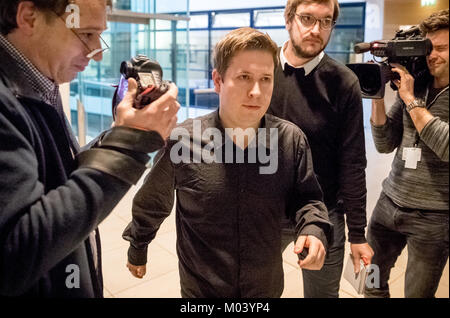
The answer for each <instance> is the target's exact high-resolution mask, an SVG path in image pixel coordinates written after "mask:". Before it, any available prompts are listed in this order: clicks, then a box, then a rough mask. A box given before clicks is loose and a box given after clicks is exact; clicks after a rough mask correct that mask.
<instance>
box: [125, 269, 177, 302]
mask: <svg viewBox="0 0 450 318" xmlns="http://www.w3.org/2000/svg"><path fill="white" fill-rule="evenodd" d="M116 297H118V298H180V297H181V293H180V277H179V274H178V271H177V270H175V271H171V272H169V273H167V274H164V275H162V276H159V277H156V278H152V279H150V280H149V281H146V282H145V283H143V284H140V285H138V286H135V287H132V288H128V289H126V290H124V291H122V292H120V293H118V294H117V295H116Z"/></svg>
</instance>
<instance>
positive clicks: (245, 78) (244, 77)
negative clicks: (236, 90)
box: [238, 74, 250, 81]
mask: <svg viewBox="0 0 450 318" xmlns="http://www.w3.org/2000/svg"><path fill="white" fill-rule="evenodd" d="M238 79H240V80H243V81H248V80H249V79H250V76H249V75H248V74H240V75H239V76H238Z"/></svg>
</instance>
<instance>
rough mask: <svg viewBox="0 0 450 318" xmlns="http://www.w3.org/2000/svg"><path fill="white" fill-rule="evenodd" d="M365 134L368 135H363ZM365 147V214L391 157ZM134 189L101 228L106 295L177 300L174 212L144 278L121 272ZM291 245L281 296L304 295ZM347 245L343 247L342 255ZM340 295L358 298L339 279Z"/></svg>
mask: <svg viewBox="0 0 450 318" xmlns="http://www.w3.org/2000/svg"><path fill="white" fill-rule="evenodd" d="M366 136H370V131H366ZM366 145H367V160H368V168H367V171H366V172H367V189H368V202H367V211H368V213H369V216H368V217H370V213H371V212H372V210H373V207H374V205H375V202H376V200H377V199H378V195H379V193H380V190H381V181H382V180H383V179H384V178H385V177H386V176H387V174H388V172H389V169H390V163H391V160H392V154H390V155H380V154H378V153H376V151H375V150H374V148H373V142H372V140H370V139H367V141H366ZM137 189H138V188H137V187H133V188H132V189H131V190H130V191H129V193H128V194H127V195H126V196H125V197H124V198H123V199H122V201H121V202H120V203H119V205H118V206H117V207H116V209H115V210H114V211H113V212H112V214H111V215H110V216H109V217H108V218H107V219H106V220H105V221H104V222H103V223H102V224H101V225H100V231H101V237H102V253H103V273H104V286H105V297H119V298H122V297H123V298H129V297H145V298H148V297H156V298H173V297H175V298H176V297H180V288H179V285H180V280H179V276H178V263H177V262H178V261H177V255H176V250H175V240H176V233H175V213H172V214H171V216H170V217H169V218H167V219H166V220H165V221H164V223H163V224H162V226H161V228H160V230H159V232H158V234H157V236H156V238H155V240H154V241H153V242H152V243H151V244H150V245H149V254H148V255H149V261H148V264H147V275H146V276H145V277H144V278H143V279H137V278H134V277H133V276H132V275H131V274H130V273H129V271H128V269H127V268H126V266H125V264H126V261H127V249H128V242H126V241H124V240H123V239H122V237H121V235H122V231H123V229H124V228H125V226H126V225H127V224H128V222H129V221H130V220H131V201H132V198H133V195H134V193H135V192H136V191H137ZM292 250H293V243H292V244H291V246H289V247H288V248H287V249H286V251H285V252H284V254H283V259H284V263H283V267H284V273H285V288H284V292H283V295H282V297H303V288H302V287H301V286H302V282H301V281H302V279H301V271H300V269H299V268H298V265H297V262H296V260H297V257H296V255H294V253H293V252H292ZM348 253H349V245H348V244H347V246H346V254H348ZM406 260H407V254H406V250H404V251H403V253H402V255H401V256H400V257H399V258H398V261H397V263H396V265H395V268H394V269H393V270H392V272H391V280H390V288H391V295H392V297H404V292H403V288H404V274H405V268H406ZM339 295H340V297H342V298H356V297H361V296H360V295H357V294H356V292H355V291H354V290H353V288H352V287H351V285H350V284H349V283H348V282H346V281H345V280H344V279H342V280H341V288H340V291H339ZM436 297H442V298H448V297H449V265H448V262H447V265H446V267H445V270H444V274H443V276H442V278H441V282H440V285H439V288H438V291H437V293H436Z"/></svg>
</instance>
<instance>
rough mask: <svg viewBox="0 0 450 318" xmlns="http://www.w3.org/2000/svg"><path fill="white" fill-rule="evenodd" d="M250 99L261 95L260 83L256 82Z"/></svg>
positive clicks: (251, 90) (250, 92) (250, 93)
mask: <svg viewBox="0 0 450 318" xmlns="http://www.w3.org/2000/svg"><path fill="white" fill-rule="evenodd" d="M248 95H249V97H251V98H255V97H259V96H260V95H261V87H260V85H259V83H258V82H255V83H254V84H253V86H252V87H251V89H250V91H249V94H248Z"/></svg>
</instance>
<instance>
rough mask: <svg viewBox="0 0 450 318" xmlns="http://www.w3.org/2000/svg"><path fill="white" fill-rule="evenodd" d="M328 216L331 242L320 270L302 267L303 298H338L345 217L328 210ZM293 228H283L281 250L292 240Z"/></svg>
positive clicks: (343, 251) (343, 249)
mask: <svg viewBox="0 0 450 318" xmlns="http://www.w3.org/2000/svg"><path fill="white" fill-rule="evenodd" d="M328 217H329V219H330V221H331V223H332V224H333V226H334V227H333V229H334V231H333V244H332V245H331V246H329V247H328V251H327V255H326V256H325V263H324V265H323V267H322V269H321V270H319V271H312V270H307V269H302V275H303V293H304V297H305V298H338V297H339V287H340V281H341V275H342V268H343V264H344V254H345V219H344V214H343V213H339V212H337V211H336V210H330V211H329V212H328ZM294 238H295V234H294V230H293V229H283V231H282V245H281V251H282V252H283V251H284V250H285V249H286V247H287V246H288V245H289V244H290V243H291V242H292V241H293V240H294Z"/></svg>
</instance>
